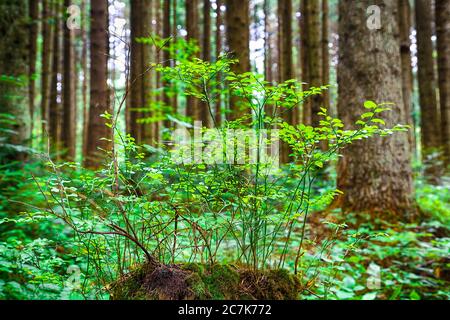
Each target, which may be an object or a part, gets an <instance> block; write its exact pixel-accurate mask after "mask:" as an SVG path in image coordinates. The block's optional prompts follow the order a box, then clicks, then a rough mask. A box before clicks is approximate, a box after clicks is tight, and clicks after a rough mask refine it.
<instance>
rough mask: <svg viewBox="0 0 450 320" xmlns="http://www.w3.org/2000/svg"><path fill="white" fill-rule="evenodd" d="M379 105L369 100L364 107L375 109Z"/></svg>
mask: <svg viewBox="0 0 450 320" xmlns="http://www.w3.org/2000/svg"><path fill="white" fill-rule="evenodd" d="M376 107H377V104H376V103H375V102H373V101H371V100H367V101H366V102H364V108H366V109H375V108H376Z"/></svg>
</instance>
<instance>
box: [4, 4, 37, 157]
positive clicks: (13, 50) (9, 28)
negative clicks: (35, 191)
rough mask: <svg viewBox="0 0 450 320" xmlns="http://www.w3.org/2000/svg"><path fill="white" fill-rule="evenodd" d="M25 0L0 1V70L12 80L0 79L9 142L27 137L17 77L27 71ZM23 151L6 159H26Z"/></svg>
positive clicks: (22, 90) (26, 116)
mask: <svg viewBox="0 0 450 320" xmlns="http://www.w3.org/2000/svg"><path fill="white" fill-rule="evenodd" d="M27 8H28V5H27V2H26V1H25V0H20V1H19V0H4V1H2V3H1V4H0V34H1V35H2V36H1V37H0V74H1V75H4V76H8V77H12V79H11V80H12V81H6V80H2V81H0V113H7V114H11V115H12V116H14V120H15V123H14V124H13V125H10V126H8V129H10V130H13V131H15V134H12V135H11V136H10V139H9V142H10V143H12V144H15V145H25V144H27V140H28V139H29V138H30V112H29V105H28V99H27V97H28V95H27V86H26V83H24V82H23V81H22V80H20V78H23V77H26V76H27V75H28V62H29V50H28V49H29V48H28V41H29V37H28V12H27ZM25 159H26V154H25V153H21V152H18V151H15V152H14V153H13V154H10V155H9V156H8V160H11V161H13V160H25Z"/></svg>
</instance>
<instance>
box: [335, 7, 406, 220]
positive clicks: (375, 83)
mask: <svg viewBox="0 0 450 320" xmlns="http://www.w3.org/2000/svg"><path fill="white" fill-rule="evenodd" d="M370 5H378V6H379V7H380V8H381V11H382V12H383V27H382V28H381V29H380V30H370V29H369V28H367V26H366V14H365V12H366V9H367V8H368V7H369V6H370ZM397 10H398V6H397V3H396V2H394V1H382V0H375V1H374V0H362V1H353V0H340V2H339V44H340V45H339V64H338V71H337V72H338V86H339V89H338V91H339V92H338V95H339V100H338V113H339V117H340V118H341V119H342V120H343V121H344V123H345V124H346V128H347V129H350V128H353V126H352V125H351V124H353V123H355V121H356V120H357V119H358V118H359V115H360V114H361V113H363V112H364V111H363V110H362V105H363V103H364V101H365V100H373V101H376V102H378V103H383V102H389V103H393V105H392V106H391V109H392V111H390V112H386V113H385V114H384V119H385V121H386V125H387V126H388V127H391V126H393V125H395V124H398V123H402V122H403V121H404V119H405V110H404V103H403V99H402V86H401V83H402V82H401V58H400V41H399V31H398V23H397ZM342 154H343V158H341V159H340V161H339V165H338V189H339V190H342V191H343V192H344V195H343V196H342V198H341V200H342V201H341V205H342V208H343V210H344V211H345V212H349V211H352V212H369V213H379V214H383V215H385V216H384V217H385V218H386V215H388V214H392V217H395V219H398V220H403V219H404V218H406V217H409V215H410V214H411V213H413V212H414V209H413V208H414V206H413V204H414V202H413V182H412V173H411V164H410V149H409V143H408V137H407V134H406V133H403V132H402V133H397V134H395V135H393V136H390V137H387V138H381V137H377V138H372V139H370V140H362V141H357V142H354V143H353V144H351V145H350V146H348V147H347V148H346V149H345V150H344V151H343V153H342Z"/></svg>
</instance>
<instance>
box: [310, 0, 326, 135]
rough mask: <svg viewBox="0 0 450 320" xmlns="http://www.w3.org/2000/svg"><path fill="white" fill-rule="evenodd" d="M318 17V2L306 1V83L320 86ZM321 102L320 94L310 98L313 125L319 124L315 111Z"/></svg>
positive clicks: (320, 60) (316, 111) (318, 117)
mask: <svg viewBox="0 0 450 320" xmlns="http://www.w3.org/2000/svg"><path fill="white" fill-rule="evenodd" d="M320 18H321V16H320V2H319V1H317V0H312V1H311V0H310V1H308V27H307V29H308V47H307V48H306V56H307V57H306V58H307V61H308V73H309V83H308V84H309V86H310V87H320V86H321V85H322V84H323V83H322V66H321V62H322V59H321V55H322V50H321V49H322V47H321V26H320ZM322 102H323V99H322V96H321V95H315V96H313V97H311V98H310V104H309V107H310V108H311V124H312V126H314V127H317V126H319V122H320V120H321V117H320V116H318V115H317V113H319V112H320V108H321V107H322V106H323V105H322Z"/></svg>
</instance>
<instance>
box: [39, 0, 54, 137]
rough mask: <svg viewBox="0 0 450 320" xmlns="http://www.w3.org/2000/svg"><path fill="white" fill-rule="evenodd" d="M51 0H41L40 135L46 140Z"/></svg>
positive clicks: (50, 62)
mask: <svg viewBox="0 0 450 320" xmlns="http://www.w3.org/2000/svg"><path fill="white" fill-rule="evenodd" d="M50 2H51V0H42V58H41V65H42V67H41V68H42V71H41V121H42V137H43V141H45V142H46V139H47V135H48V134H49V127H48V121H49V108H50V91H51V89H50V85H51V81H52V52H53V42H54V39H53V30H54V27H52V24H51V23H50V19H51V14H52V7H53V5H51V4H50Z"/></svg>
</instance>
